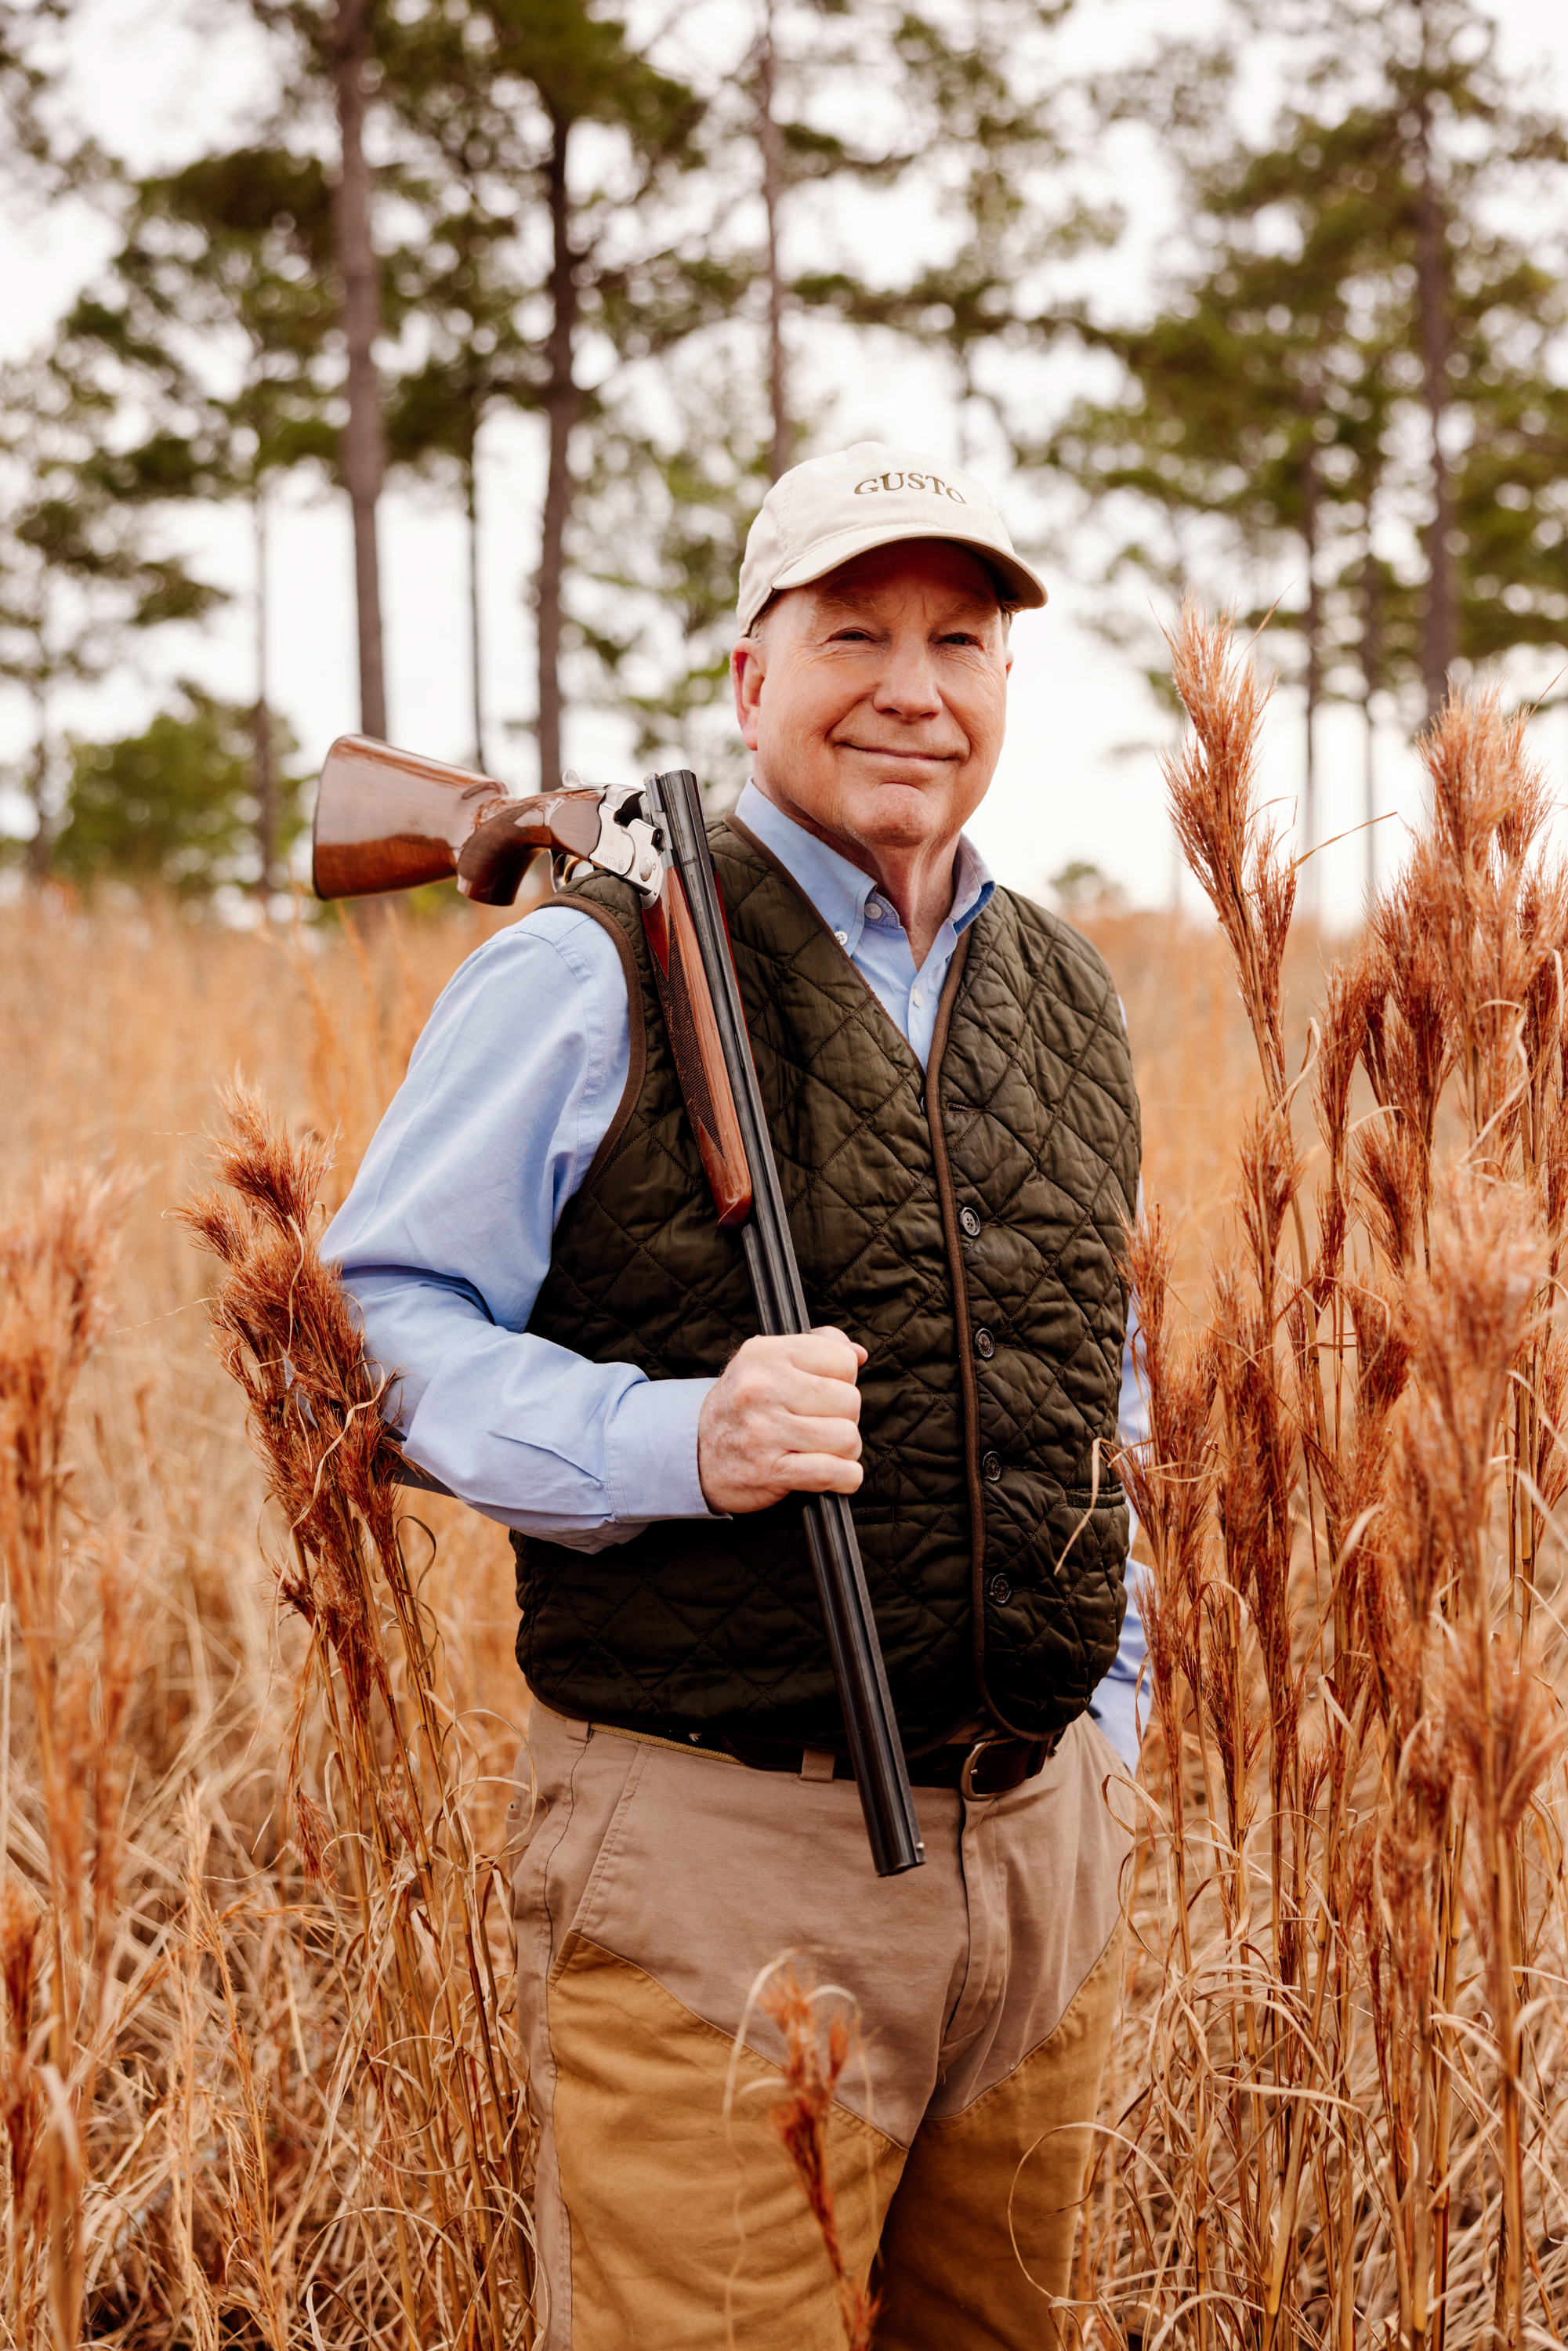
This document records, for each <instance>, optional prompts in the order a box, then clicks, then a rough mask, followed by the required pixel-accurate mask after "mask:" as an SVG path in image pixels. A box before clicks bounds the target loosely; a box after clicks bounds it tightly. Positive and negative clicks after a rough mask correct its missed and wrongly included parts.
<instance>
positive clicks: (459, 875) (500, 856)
mask: <svg viewBox="0 0 1568 2351" xmlns="http://www.w3.org/2000/svg"><path fill="white" fill-rule="evenodd" d="M603 798H604V795H603V793H602V792H601V791H600V790H599V789H595V788H592V787H580V788H575V789H573V788H569V789H563V790H561V791H558V792H535V793H533V794H531V795H530V796H529V797H528V799H513V798H512V797H511V796H510V795H509V794H508V793H507V792H506V791H505V790H504V789H502V787H501V786H500V785H499V784H497V783H495V782H494V781H492V779H491V778H489V777H487V776H476V775H473V774H470V773H469V771H468V770H467V769H466V768H449V767H445V766H444V765H443V764H442V762H441V761H440V760H438V759H425V758H420V757H419V755H418V754H417V753H415V752H413V751H394V750H393V749H392V746H391V745H390V744H387V743H377V742H374V741H372V740H371V738H370V737H368V736H363V735H343V736H340V737H339V739H338V741H337V742H336V743H334V744H333V746H332V747H331V749H330V750H329V752H328V754H327V761H326V765H325V766H324V767H323V768H322V770H321V781H320V784H319V788H318V790H317V795H316V826H315V832H314V836H313V843H312V848H313V854H312V861H311V878H312V880H313V882H314V884H315V889H316V894H317V896H318V897H319V898H362V897H369V896H371V895H372V894H380V893H382V892H386V891H392V890H413V889H416V888H417V887H418V886H419V885H420V883H424V882H444V881H446V880H448V879H450V878H451V877H452V876H453V875H454V874H455V876H456V879H457V887H458V888H459V890H461V891H462V892H463V893H464V894H465V897H468V898H471V899H473V900H474V901H475V902H476V904H478V905H482V906H509V905H510V904H512V903H513V901H514V900H515V898H516V897H517V892H518V890H519V889H520V888H521V886H522V882H523V877H524V875H525V874H526V873H527V872H528V867H529V866H530V865H531V864H532V862H533V861H534V859H535V858H536V857H537V856H538V855H539V853H540V852H541V851H543V852H549V853H551V854H555V855H565V856H570V857H582V858H587V857H589V856H591V853H592V851H593V849H594V847H595V845H596V843H597V841H598V839H599V831H600V810H601V804H602V801H603ZM643 927H644V929H645V930H646V932H647V935H648V943H649V946H650V947H651V948H652V950H653V971H654V977H655V978H656V980H657V982H658V988H659V1000H660V1002H661V1004H662V1005H663V1007H664V1019H665V1021H666V1023H667V1024H668V1027H669V1031H670V1042H671V1046H672V1048H673V1050H674V1057H675V1070H676V1073H677V1075H678V1077H679V1079H680V1082H681V1092H682V1094H683V1095H684V1096H685V1102H686V1107H687V1109H688V1111H689V1112H690V1113H691V1121H692V1128H693V1131H694V1133H695V1135H696V1139H697V1149H698V1151H699V1152H700V1153H701V1155H702V1163H703V1166H704V1168H705V1169H706V1174H707V1179H708V1185H709V1187H710V1189H711V1190H712V1193H713V1197H714V1206H715V1207H716V1210H717V1212H718V1221H719V1223H720V1225H721V1226H723V1227H724V1228H725V1229H726V1230H727V1231H730V1230H733V1229H734V1228H736V1227H737V1226H738V1225H743V1224H744V1223H745V1222H746V1219H747V1217H748V1216H749V1215H750V1213H751V1176H750V1173H749V1171H748V1169H747V1163H746V1149H745V1145H744V1144H743V1143H742V1141H741V1134H740V1121H739V1117H738V1115H737V1111H736V1107H735V1095H734V1092H733V1091H732V1089H731V1086H730V1081H729V1071H728V1070H727V1066H726V1063H725V1057H724V1049H723V1047H722V1045H721V1043H720V1041H719V1034H718V1027H717V1022H716V1017H715V1014H714V1008H713V998H712V996H711V994H710V993H709V990H708V986H707V981H706V977H705V976H704V973H703V967H702V958H701V956H700V955H699V953H698V950H697V941H696V934H695V931H694V930H693V928H692V917H691V910H690V908H689V906H688V905H687V903H686V893H685V890H684V889H683V888H682V886H681V882H680V877H679V875H678V874H676V873H675V872H673V871H672V872H667V873H666V874H665V875H664V889H663V892H662V893H661V895H660V897H659V899H658V900H657V902H656V903H655V904H653V905H651V906H648V907H646V908H645V910H644V913H643Z"/></svg>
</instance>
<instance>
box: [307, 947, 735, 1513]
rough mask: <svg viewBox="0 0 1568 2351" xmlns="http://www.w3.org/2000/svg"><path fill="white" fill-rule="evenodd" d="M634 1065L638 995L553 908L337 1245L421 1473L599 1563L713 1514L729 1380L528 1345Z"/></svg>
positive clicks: (392, 1144) (397, 1114) (400, 1111)
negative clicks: (718, 1383)
mask: <svg viewBox="0 0 1568 2351" xmlns="http://www.w3.org/2000/svg"><path fill="white" fill-rule="evenodd" d="M630 1067H631V1025H630V1018H629V1013H628V1008H627V1003H626V982H625V977H624V974H623V971H622V965H621V960H620V957H619V956H618V955H617V954H616V951H615V946H614V942H613V941H612V939H611V938H610V937H609V936H608V935H607V934H606V933H605V932H604V931H603V930H602V929H601V926H600V925H599V924H597V923H596V922H594V921H593V920H592V918H591V916H589V915H586V914H580V913H578V912H576V911H574V910H573V909H572V908H570V907H567V906H562V907H547V908H541V909H540V910H539V912H538V914H531V915H529V916H528V917H527V918H526V919H525V920H524V921H523V922H521V923H518V924H517V925H515V926H514V927H513V928H512V929H510V930H507V931H504V932H502V933H501V934H500V935H498V936H497V937H496V938H494V939H491V940H489V941H488V942H487V943H486V945H485V946H483V947H481V948H479V949H478V951H477V952H476V954H474V955H472V956H469V957H468V959H467V961H466V962H465V964H464V965H463V966H462V967H460V969H459V970H458V971H457V973H456V974H455V977H454V978H453V979H452V981H451V982H450V984H449V985H448V987H446V988H445V990H444V993H443V994H442V996H441V998H440V999H439V1001H438V1002H437V1004H436V1006H435V1008H434V1011H433V1012H432V1014H431V1016H430V1019H429V1021H428V1022H427V1023H426V1026H425V1029H424V1032H423V1036H422V1037H421V1038H420V1040H419V1042H418V1044H417V1045H416V1046H415V1048H414V1050H413V1058H412V1059H411V1061H410V1062H409V1068H408V1075H407V1077H406V1078H405V1079H404V1081H403V1082H402V1086H401V1087H400V1088H399V1090H398V1092H397V1094H396V1095H395V1097H394V1098H393V1100H392V1103H391V1105H390V1107H389V1108H388V1111H387V1113H386V1115H385V1117H384V1118H383V1119H382V1123H381V1125H380V1126H379V1127H378V1129H377V1130H376V1133H375V1135H374V1137H373V1138H372V1140H371V1146H370V1149H369V1150H368V1151H367V1152H366V1154H365V1157H364V1161H363V1164H362V1165H361V1169H360V1172H359V1175H357V1177H356V1178H355V1181H354V1185H353V1188H352V1189H351V1191H350V1194H349V1196H348V1198H347V1199H346V1200H345V1201H344V1203H343V1206H342V1207H341V1208H340V1210H339V1211H338V1214H337V1216H336V1217H334V1218H333V1219H332V1222H331V1225H330V1226H329V1228H328V1231H327V1234H326V1236H325V1238H324V1239H323V1242H322V1251H323V1254H324V1255H325V1256H328V1257H329V1258H336V1259H339V1260H340V1264H341V1269H342V1274H343V1280H344V1283H345V1285H346V1287H347V1288H348V1290H349V1291H350V1294H351V1296H352V1297H353V1299H354V1300H355V1301H356V1303H357V1305H358V1307H359V1310H360V1312H361V1317H362V1318H363V1322H364V1331H365V1342H366V1346H367V1349H368V1352H369V1353H370V1355H371V1360H372V1361H373V1362H374V1363H375V1364H377V1365H378V1366H379V1367H380V1368H381V1369H382V1371H383V1372H385V1373H387V1374H390V1375H391V1376H392V1380H393V1388H392V1392H391V1393H390V1394H389V1397H388V1405H387V1417H388V1419H389V1420H390V1421H391V1423H392V1426H394V1427H395V1428H397V1429H398V1431H399V1432H400V1434H401V1436H402V1440H403V1449H404V1451H405V1452H406V1453H407V1455H408V1458H410V1460H412V1461H413V1462H415V1463H416V1464H417V1465H418V1467H419V1468H422V1469H424V1470H426V1471H428V1472H429V1474H430V1475H431V1476H432V1477H434V1478H437V1479H440V1481H441V1483H442V1484H443V1485H444V1486H448V1487H450V1488H451V1489H452V1491H453V1492H454V1493H455V1494H457V1495H459V1496H461V1498H462V1499H463V1500H464V1501H465V1502H467V1503H469V1504H471V1505H472V1507H473V1508H474V1509H475V1510H480V1511H483V1512H484V1514H485V1515H486V1517H487V1518H492V1519H497V1520H499V1521H500V1522H501V1524H502V1525H504V1526H508V1527H514V1528H516V1529H517V1530H518V1531H520V1532H522V1533H525V1534H537V1535H540V1536H546V1537H549V1540H550V1541H555V1542H560V1543H566V1544H568V1545H570V1546H571V1547H573V1548H574V1549H577V1550H580V1551H598V1550H601V1549H602V1548H604V1547H605V1546H606V1545H608V1544H611V1543H616V1542H624V1541H627V1540H628V1539H629V1538H630V1537H631V1536H632V1535H634V1534H636V1533H638V1532H639V1531H641V1530H642V1528H643V1527H644V1526H645V1525H646V1524H647V1523H648V1521H649V1520H652V1519H668V1518H703V1517H706V1516H708V1515H709V1513H708V1509H707V1504H706V1500H705V1499H704V1497H703V1491H702V1486H701V1482H700V1480H699V1479H698V1476H697V1416H698V1414H699V1413H700V1412H701V1409H702V1405H703V1400H704V1398H705V1397H706V1395H707V1392H708V1390H709V1388H710V1387H711V1386H712V1385H713V1382H712V1381H711V1380H706V1379H705V1380H649V1379H648V1378H647V1377H646V1376H645V1375H644V1374H643V1373H642V1372H640V1371H637V1370H635V1369H634V1368H633V1367H632V1365H631V1364H592V1363H589V1362H588V1361H586V1360H585V1358H583V1357H582V1356H580V1355H576V1354H573V1353H570V1350H569V1349H567V1348H564V1347H559V1346H556V1345H554V1344H553V1343H551V1342H550V1341H549V1340H547V1339H542V1338H539V1337H537V1336H536V1335H534V1334H533V1333H531V1332H529V1331H528V1317H529V1316H530V1314H531V1313H532V1312H533V1309H534V1301H535V1300H536V1298H537V1297H538V1292H539V1288H540V1285H541V1284H542V1282H543V1280H544V1278H545V1274H546V1272H547V1270H548V1269H549V1259H550V1249H551V1244H552V1242H553V1239H554V1236H555V1228H556V1226H557V1224H558V1223H559V1219H560V1216H561V1213H562V1211H563V1210H564V1208H565V1207H566V1205H567V1203H568V1201H569V1200H570V1198H571V1197H572V1195H573V1194H574V1193H575V1192H576V1191H577V1189H578V1187H579V1186H580V1183H581V1181H582V1178H583V1176H584V1175H586V1173H587V1171H588V1168H589V1165H590V1164H591V1161H592V1158H593V1155H594V1153H595V1152H596V1151H597V1150H598V1148H599V1145H600V1144H601V1142H602V1140H603V1138H604V1136H605V1135H606V1134H608V1132H609V1129H610V1124H611V1121H612V1118H613V1117H614V1115H615V1112H616V1110H617V1108H618V1106H619V1104H620V1102H621V1097H622V1092H623V1091H624V1088H625V1085H626V1080H627V1073H628V1071H629V1069H630Z"/></svg>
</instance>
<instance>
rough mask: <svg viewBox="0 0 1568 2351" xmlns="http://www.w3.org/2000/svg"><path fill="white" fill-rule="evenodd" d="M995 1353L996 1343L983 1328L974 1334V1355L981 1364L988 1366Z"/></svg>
mask: <svg viewBox="0 0 1568 2351" xmlns="http://www.w3.org/2000/svg"><path fill="white" fill-rule="evenodd" d="M996 1352H997V1343H996V1341H995V1340H994V1339H993V1338H992V1336H991V1334H990V1332H988V1331H987V1330H985V1329H984V1328H982V1329H980V1330H978V1331H977V1332H976V1333H975V1353H976V1354H977V1355H978V1356H979V1358H980V1360H981V1362H982V1363H986V1364H988V1363H989V1362H990V1360H991V1357H992V1356H993V1355H994V1354H995V1353H996Z"/></svg>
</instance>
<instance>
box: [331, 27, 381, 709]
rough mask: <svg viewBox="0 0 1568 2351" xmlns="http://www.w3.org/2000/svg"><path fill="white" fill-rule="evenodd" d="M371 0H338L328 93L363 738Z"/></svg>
mask: <svg viewBox="0 0 1568 2351" xmlns="http://www.w3.org/2000/svg"><path fill="white" fill-rule="evenodd" d="M331 57H332V87H333V91H334V94H335V96H336V99H337V106H338V128H339V132H340V140H341V144H342V160H341V164H340V170H339V173H338V182H337V185H336V187H335V188H334V190H333V192H332V235H333V242H334V246H335V247H336V251H337V260H338V275H339V278H340V284H341V289H342V312H341V319H342V328H343V339H344V341H345V342H346V344H347V345H348V353H349V381H348V393H349V421H348V423H347V425H346V426H345V427H344V431H343V444H342V470H343V480H344V484H345V486H347V489H348V493H349V503H350V507H351V509H352V513H353V517H354V596H355V602H356V607H357V610H358V614H359V636H360V725H361V729H362V731H363V732H364V733H365V734H367V735H374V736H378V737H382V738H384V737H385V735H386V731H387V703H386V675H385V671H384V668H383V665H382V588H381V566H380V563H379V561H378V558H377V550H376V502H377V500H378V499H379V497H380V496H381V494H382V481H383V480H384V478H385V475H386V465H387V448H386V421H385V418H384V416H383V414H382V388H381V381H380V379H379V377H378V376H377V374H376V362H375V340H376V336H377V334H378V333H379V331H380V329H381V322H382V321H381V269H380V266H379V264H378V262H377V259H376V251H375V246H374V245H373V244H372V243H371V169H370V164H369V162H367V160H366V156H365V68H366V67H367V66H368V65H369V63H370V57H371V0H337V5H336V13H335V16H334V19H333V26H332V51H331Z"/></svg>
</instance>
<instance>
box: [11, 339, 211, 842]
mask: <svg viewBox="0 0 1568 2351" xmlns="http://www.w3.org/2000/svg"><path fill="white" fill-rule="evenodd" d="M99 421H100V420H99V418H98V417H97V416H96V415H95V414H94V413H93V411H92V409H91V407H90V406H89V404H88V403H86V402H83V401H82V400H81V399H80V398H79V396H78V391H77V389H76V388H75V387H73V386H72V385H71V383H70V382H69V381H68V379H67V378H66V377H65V376H63V375H62V373H61V371H59V370H58V369H57V368H55V367H51V366H50V365H49V364H48V363H47V362H46V361H43V360H36V361H34V362H32V363H30V364H29V365H26V366H24V367H19V368H15V369H12V370H11V371H8V372H7V374H6V375H5V377H4V378H3V379H0V679H4V680H6V681H8V682H9V683H10V684H14V685H16V686H17V687H19V688H20V689H21V691H22V692H23V693H24V694H25V695H26V698H27V700H28V702H29V704H30V705H31V708H32V714H33V742H32V748H31V751H30V753H29V754H28V757H27V758H26V763H25V766H24V768H23V769H22V771H21V773H20V774H19V776H18V778H17V781H18V782H19V783H20V785H21V787H22V789H23V790H24V791H25V793H26V796H27V798H28V799H30V800H31V802H32V807H33V816H34V831H33V836H32V840H31V841H30V843H29V844H28V849H27V862H28V866H29V869H30V871H31V872H32V874H33V875H34V878H35V879H42V878H43V876H44V875H45V874H47V872H48V869H49V862H50V856H51V852H52V848H53V842H54V837H55V833H56V831H57V827H58V823H59V819H60V810H61V805H62V800H63V797H64V789H65V786H64V778H63V774H62V769H61V760H62V745H61V742H60V737H59V728H58V713H57V705H58V699H59V695H60V694H61V692H62V690H63V689H64V688H66V687H68V686H70V685H78V684H85V683H88V682H89V681H90V680H92V679H93V678H96V677H99V676H100V675H101V674H102V673H103V672H104V670H105V669H106V668H107V667H108V665H109V664H110V662H111V661H113V660H114V659H115V658H116V657H117V656H118V655H119V653H120V651H121V650H122V648H123V646H124V644H125V643H126V640H127V638H128V637H129V636H130V635H131V634H133V633H134V632H139V631H145V630H149V629H153V628H156V627H159V626H161V625H162V623H164V622H174V621H193V620H199V619H200V618H201V616H202V615H203V613H204V612H205V611H209V610H210V609H211V608H212V606H213V605H214V603H215V602H217V601H219V591H218V590H215V589H214V588H212V587H210V586H208V585H206V584H205V583H204V582H203V581H201V580H197V579H195V578H193V576H192V574H191V573H190V571H189V570H188V569H187V568H186V567H185V565H184V564H183V562H181V561H180V560H179V559H178V558H177V557H175V556H173V555H172V554H170V553H165V552H160V551H158V549H156V547H155V545H154V544H153V543H152V540H151V539H150V537H149V531H148V517H147V515H146V514H145V512H144V511H143V510H142V509H141V508H140V507H137V506H136V505H134V504H128V503H126V502H125V501H123V500H120V499H119V498H117V497H116V496H114V495H113V492H112V490H111V489H110V487H109V486H107V484H106V482H105V479H104V477H103V474H102V471H101V469H100V465H99V458H100V455H101V450H100V447H99V443H98V440H97V437H96V432H95V428H96V426H97V425H98V423H99Z"/></svg>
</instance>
